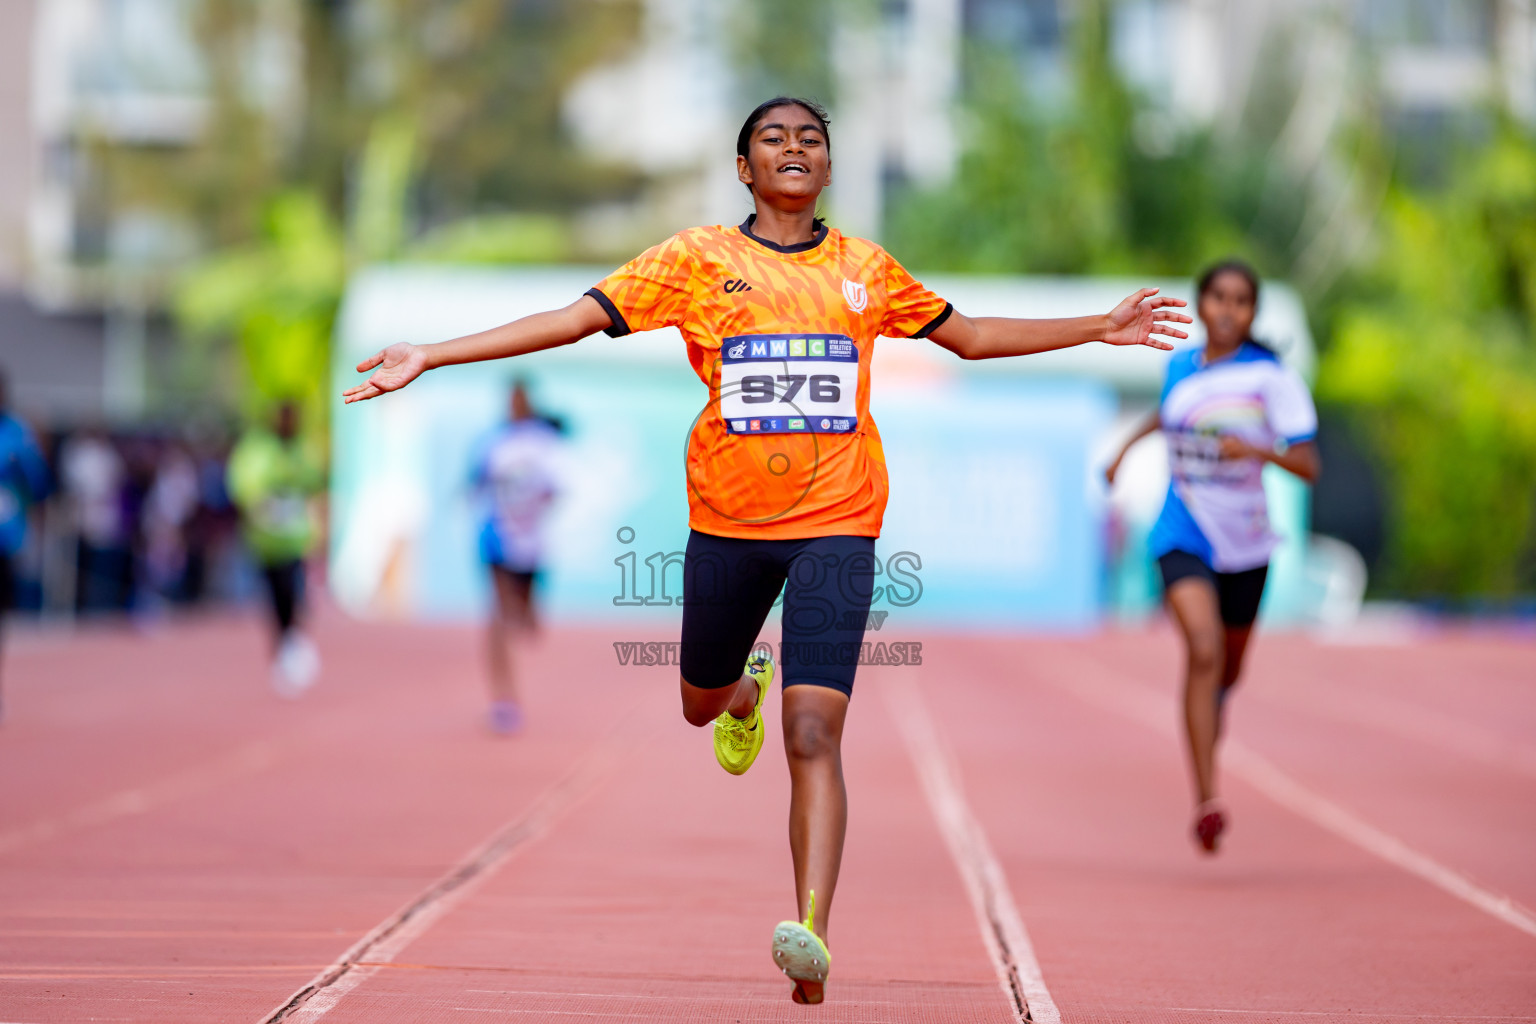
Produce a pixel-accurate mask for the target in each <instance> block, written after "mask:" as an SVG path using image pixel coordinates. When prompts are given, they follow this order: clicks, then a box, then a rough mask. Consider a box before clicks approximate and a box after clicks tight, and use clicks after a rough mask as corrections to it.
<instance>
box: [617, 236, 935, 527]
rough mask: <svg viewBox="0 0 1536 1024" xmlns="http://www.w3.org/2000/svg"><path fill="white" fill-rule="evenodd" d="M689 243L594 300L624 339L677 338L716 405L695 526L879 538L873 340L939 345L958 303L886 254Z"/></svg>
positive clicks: (707, 430) (710, 412)
mask: <svg viewBox="0 0 1536 1024" xmlns="http://www.w3.org/2000/svg"><path fill="white" fill-rule="evenodd" d="M752 221H753V219H752V218H750V217H749V218H748V219H747V221H746V223H744V224H742V225H741V226H740V227H732V228H727V227H701V228H691V229H689V230H687V231H683V232H679V233H678V234H676V235H673V236H672V237H671V238H669V239H667V240H666V241H665V242H663V243H661V244H660V245H658V246H656V247H654V248H652V249H649V250H647V251H646V252H644V253H642V254H641V255H640V256H638V257H636V258H635V259H633V260H631V261H630V262H629V263H626V264H625V265H624V266H622V267H620V268H619V269H618V270H616V271H614V272H613V273H612V274H610V275H609V276H608V277H607V278H605V279H604V280H603V281H602V282H601V283H599V284H598V285H597V287H595V288H593V289H592V290H591V291H589V292H588V293H587V294H588V295H591V296H592V297H593V298H594V299H596V300H597V301H598V302H599V303H600V304H601V305H602V307H603V309H604V310H606V311H607V313H608V316H609V317H610V318H611V319H612V321H613V325H612V326H611V327H610V328H608V333H609V334H611V335H613V336H614V337H620V336H622V335H625V334H628V333H630V332H631V331H649V330H654V329H656V328H659V327H677V328H679V329H680V330H681V331H682V334H683V338H684V339H685V340H686V341H687V343H688V359H689V361H690V362H691V363H692V364H693V369H694V372H695V373H697V374H698V375H699V379H700V380H702V381H703V382H704V383H705V384H707V385H708V386H709V401H708V404H706V405H705V406H704V408H703V409H702V411H701V413H700V415H699V417H698V420H697V421H696V422H695V424H694V426H693V432H692V435H691V436H690V437H689V441H688V465H687V470H688V509H689V515H688V524H689V525H690V526H691V527H693V528H694V529H695V530H698V531H699V532H700V533H709V534H714V535H715V536H720V537H745V538H757V539H766V540H777V539H792V538H801V537H824V536H829V535H833V534H851V535H854V536H863V537H877V536H879V535H880V521H881V519H882V518H883V517H884V515H885V502H886V496H887V494H888V486H887V479H886V472H885V456H884V453H883V452H882V450H881V447H880V433H879V431H877V430H876V429H875V424H874V421H873V420H871V419H870V417H869V367H870V358H871V356H872V355H873V349H874V343H875V338H876V337H878V336H879V335H882V334H883V335H887V336H889V337H898V338H906V337H914V338H922V337H927V335H928V333H929V332H930V331H932V330H933V329H934V328H935V327H937V326H939V324H941V323H943V322H944V319H945V318H946V317H948V316H949V314H950V312H951V308H950V305H949V303H947V302H945V301H944V300H943V299H941V298H939V297H938V296H937V295H935V294H933V292H931V291H929V290H928V289H926V288H924V287H923V286H922V285H921V284H919V283H918V282H917V281H916V280H914V279H913V277H912V275H911V274H909V273H907V271H906V270H905V269H904V268H903V267H902V266H901V264H899V263H897V262H896V261H895V260H894V259H892V258H891V256H890V254H889V253H887V252H886V251H885V250H884V249H882V248H880V247H879V246H878V245H876V244H874V243H873V242H868V241H865V240H864V239H862V238H847V237H845V236H844V235H842V234H841V233H840V232H838V231H836V230H832V229H828V228H827V227H825V226H822V227H820V228H819V229H818V230H817V233H816V237H815V238H814V239H813V240H812V241H810V242H806V243H803V244H800V245H791V246H781V245H776V244H774V243H772V242H769V241H766V240H764V239H762V238H759V237H757V236H756V235H755V234H753V233H752Z"/></svg>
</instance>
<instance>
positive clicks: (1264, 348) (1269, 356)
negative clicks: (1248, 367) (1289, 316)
mask: <svg viewBox="0 0 1536 1024" xmlns="http://www.w3.org/2000/svg"><path fill="white" fill-rule="evenodd" d="M1265 360H1268V361H1269V362H1272V363H1278V362H1279V361H1280V356H1279V355H1278V354H1277V353H1276V352H1275V350H1274V349H1272V348H1270V347H1269V346H1268V345H1261V344H1259V343H1258V342H1256V341H1254V340H1253V339H1252V338H1244V339H1243V340H1242V343H1241V344H1239V345H1238V346H1237V350H1236V351H1235V352H1233V353H1232V354H1231V355H1229V356H1222V357H1221V358H1220V359H1218V360H1216V361H1215V362H1214V363H1208V362H1206V361H1205V349H1204V348H1199V349H1196V350H1195V369H1196V370H1204V369H1206V368H1207V367H1211V366H1220V365H1222V364H1223V363H1261V362H1264V361H1265Z"/></svg>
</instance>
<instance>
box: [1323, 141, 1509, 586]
mask: <svg viewBox="0 0 1536 1024" xmlns="http://www.w3.org/2000/svg"><path fill="white" fill-rule="evenodd" d="M1379 230H1380V235H1381V238H1380V245H1379V252H1378V255H1377V256H1376V257H1375V259H1374V260H1373V261H1372V263H1371V264H1370V265H1369V266H1368V267H1367V268H1366V269H1365V270H1364V271H1363V272H1362V274H1361V275H1360V278H1359V280H1358V281H1357V282H1355V283H1354V284H1353V285H1352V286H1351V294H1350V295H1348V296H1347V297H1346V298H1344V299H1342V300H1341V301H1340V303H1339V306H1338V310H1337V313H1336V315H1335V318H1334V330H1333V332H1332V333H1333V337H1332V343H1331V345H1330V346H1329V347H1328V349H1327V350H1326V353H1325V356H1324V360H1323V363H1322V367H1321V370H1320V374H1319V392H1320V397H1321V398H1323V399H1325V400H1327V401H1330V402H1333V403H1336V404H1337V405H1339V406H1340V407H1342V408H1343V409H1344V410H1346V411H1347V412H1348V413H1350V414H1351V415H1353V416H1354V417H1355V418H1356V419H1357V421H1358V422H1359V424H1360V425H1361V427H1362V428H1363V429H1364V431H1365V432H1366V436H1368V437H1369V439H1370V441H1371V444H1372V447H1373V449H1374V451H1375V452H1376V453H1377V455H1378V456H1379V457H1380V459H1381V462H1382V464H1383V466H1384V468H1385V470H1386V475H1387V482H1388V487H1389V492H1390V495H1391V499H1392V500H1391V502H1390V509H1391V511H1390V515H1391V521H1390V523H1389V526H1390V530H1389V538H1390V545H1391V548H1390V552H1389V557H1388V559H1387V561H1386V565H1385V569H1386V580H1385V583H1386V585H1387V586H1388V587H1389V588H1391V589H1393V590H1395V591H1397V592H1400V593H1406V594H1410V595H1451V596H1469V595H1511V594H1514V593H1518V592H1521V591H1529V590H1530V589H1532V588H1533V587H1536V328H1533V325H1536V143H1533V141H1532V140H1531V138H1530V137H1529V136H1527V135H1523V134H1522V133H1520V132H1519V131H1517V130H1516V129H1514V128H1513V127H1510V126H1506V127H1505V128H1504V129H1503V130H1502V131H1501V133H1500V135H1499V137H1498V138H1497V140H1496V141H1495V142H1494V143H1492V144H1491V145H1489V146H1487V147H1485V148H1484V149H1483V150H1481V151H1480V152H1477V153H1475V154H1474V155H1472V156H1471V158H1470V159H1469V160H1467V161H1466V162H1465V164H1464V165H1463V166H1462V167H1461V168H1460V169H1459V171H1458V172H1457V173H1455V174H1454V175H1452V184H1451V186H1450V187H1449V188H1447V189H1446V190H1445V191H1444V192H1442V193H1436V194H1419V193H1415V192H1414V191H1412V190H1410V189H1407V188H1401V187H1400V188H1398V189H1397V190H1396V191H1395V192H1394V194H1393V195H1392V196H1391V198H1390V200H1389V202H1388V204H1387V207H1386V209H1385V211H1384V213H1383V216H1382V218H1381V223H1380V226H1379Z"/></svg>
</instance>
